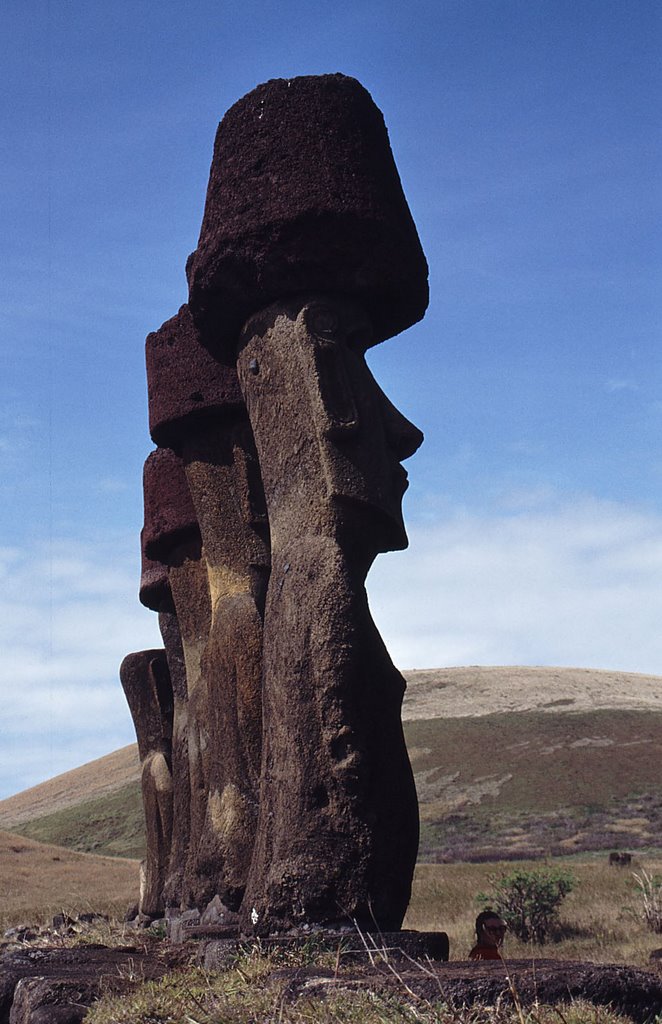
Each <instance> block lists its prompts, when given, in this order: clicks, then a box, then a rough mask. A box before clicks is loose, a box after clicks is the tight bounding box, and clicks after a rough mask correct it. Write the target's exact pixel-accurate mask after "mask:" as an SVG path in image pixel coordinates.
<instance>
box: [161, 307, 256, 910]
mask: <svg viewBox="0 0 662 1024" xmlns="http://www.w3.org/2000/svg"><path fill="white" fill-rule="evenodd" d="M146 361H147V380H148V391H149V398H150V405H149V408H150V429H151V433H152V437H153V439H154V440H155V441H157V442H158V443H160V444H169V445H170V446H171V447H172V448H173V449H174V450H175V451H176V453H177V454H178V455H180V456H181V457H182V463H183V466H184V469H185V472H186V479H187V483H188V488H189V492H190V495H191V499H192V501H193V504H194V506H195V513H196V517H197V521H198V524H199V527H200V533H201V536H202V543H203V549H202V550H203V558H204V562H205V565H206V568H207V575H208V581H209V591H210V600H211V622H210V627H209V633H208V638H207V642H206V645H205V648H204V651H203V653H202V655H201V660H200V670H201V674H202V677H203V679H204V687H201V688H200V690H199V697H198V698H196V707H197V711H196V715H197V716H198V717H201V718H202V717H204V719H205V720H206V722H207V728H208V734H209V746H208V758H207V762H208V773H207V776H206V780H207V787H208V791H207V806H206V814H205V819H204V823H203V825H202V829H201V833H200V838H199V841H198V844H197V851H198V852H197V860H198V871H199V872H200V873H201V874H202V875H204V876H206V877H209V878H213V879H214V880H215V892H217V893H218V894H219V895H220V897H221V899H222V900H223V902H224V903H225V904H226V905H227V906H229V907H230V908H232V909H237V908H238V906H239V904H240V902H241V897H242V895H243V891H244V887H245V883H246V874H247V871H248V866H249V864H250V859H251V855H252V850H253V844H254V841H255V828H256V821H257V805H258V785H259V771H260V755H261V730H262V695H261V674H262V614H263V608H264V599H265V593H266V585H267V579H268V568H269V546H268V530H267V525H266V510H265V508H264V496H263V491H262V483H261V480H260V474H259V469H258V466H257V455H256V453H255V446H254V443H253V438H252V434H251V428H250V423H249V421H248V416H247V414H246V409H245V406H244V402H243V398H242V396H241V392H240V389H239V384H238V381H237V375H236V371H235V370H234V368H232V369H230V368H228V367H226V366H222V365H220V364H219V363H217V362H216V361H215V360H214V359H213V358H212V357H211V356H210V355H209V353H208V352H207V351H206V350H205V349H204V348H202V346H201V345H200V342H199V340H198V336H197V331H196V329H195V327H194V325H193V322H192V320H191V317H190V314H189V311H188V308H187V307H186V306H183V307H182V308H181V309H180V311H179V313H178V314H177V316H175V317H173V318H172V319H171V320H169V321H167V322H166V323H165V324H163V326H162V327H161V328H160V329H159V330H158V331H156V332H154V333H153V334H150V335H149V336H148V338H147V343H146ZM206 895H214V893H211V894H206Z"/></svg>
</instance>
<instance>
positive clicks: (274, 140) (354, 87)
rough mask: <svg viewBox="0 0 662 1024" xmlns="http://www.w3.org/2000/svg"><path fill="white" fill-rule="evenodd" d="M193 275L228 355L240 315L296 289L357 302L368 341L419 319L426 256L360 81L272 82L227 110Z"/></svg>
mask: <svg viewBox="0 0 662 1024" xmlns="http://www.w3.org/2000/svg"><path fill="white" fill-rule="evenodd" d="M187 275H188V280H189V305H190V307H191V312H192V314H193V317H194V319H195V321H196V324H197V325H198V327H199V328H200V329H201V331H202V332H203V335H204V343H205V344H206V345H208V346H209V347H210V348H211V349H212V351H215V352H216V353H217V354H219V353H220V354H221V355H223V356H224V358H226V359H227V360H228V361H230V362H231V361H232V348H233V343H234V341H235V339H236V336H237V334H238V332H239V329H240V328H241V325H242V324H243V323H244V321H245V320H246V319H247V318H248V317H249V316H251V315H252V314H253V313H256V312H258V311H259V310H260V309H263V308H264V307H265V306H268V305H269V304H270V303H272V302H274V301H276V300H278V299H283V298H287V297H288V296H292V295H294V294H296V293H297V292H307V293H310V292H313V291H315V290H319V291H325V292H331V293H337V294H343V295H348V296H353V297H355V298H357V299H360V301H361V302H362V304H363V306H364V308H365V309H366V310H367V311H368V314H369V315H370V318H371V321H372V323H373V327H374V333H373V335H372V337H371V340H370V343H371V344H374V343H376V342H379V341H383V340H384V339H385V338H388V337H390V336H391V335H393V334H397V333H398V332H399V331H402V330H404V329H405V328H406V327H409V326H410V325H411V324H413V323H415V322H416V321H418V320H420V319H421V317H422V316H423V314H424V312H425V309H426V307H427V303H428V284H427V264H426V261H425V257H424V255H423V251H422V249H421V245H420V242H419V239H418V235H417V233H416V228H415V226H414V222H413V220H412V218H411V214H410V212H409V208H408V206H407V202H406V199H405V197H404V194H403V191H402V186H401V183H400V178H399V176H398V172H397V169H396V166H395V162H394V160H393V155H392V153H391V147H390V145H389V140H388V133H387V131H386V127H385V125H384V119H383V117H382V114H381V113H380V111H379V109H378V108H377V107H376V106H375V104H374V102H373V100H372V98H371V97H370V94H369V93H368V92H367V91H366V90H365V89H364V88H363V86H362V85H360V84H359V82H357V81H356V80H355V79H353V78H348V77H346V76H345V75H340V74H336V75H320V76H308V77H300V78H290V79H274V80H272V81H270V82H266V83H265V84H263V85H260V86H258V87H257V88H256V89H254V90H253V91H252V92H250V93H248V95H247V96H244V97H243V99H241V100H239V101H238V102H237V103H235V104H234V106H233V107H231V108H230V110H229V111H228V112H227V113H226V115H225V117H224V118H223V120H222V121H221V123H220V125H219V127H218V132H217V135H216V142H215V145H214V156H213V161H212V166H211V173H210V179H209V188H208V191H207V200H206V205H205V211H204V217H203V221H202V228H201V231H200V238H199V241H198V247H197V249H196V251H195V252H194V253H193V254H192V255H191V256H190V257H189V262H188V264H187Z"/></svg>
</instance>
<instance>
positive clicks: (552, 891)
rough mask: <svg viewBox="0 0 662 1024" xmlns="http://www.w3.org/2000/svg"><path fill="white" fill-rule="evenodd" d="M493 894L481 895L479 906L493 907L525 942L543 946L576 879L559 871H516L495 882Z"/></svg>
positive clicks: (565, 872) (494, 880)
mask: <svg viewBox="0 0 662 1024" xmlns="http://www.w3.org/2000/svg"><path fill="white" fill-rule="evenodd" d="M490 882H491V884H492V886H493V891H492V893H491V894H489V895H487V894H485V893H479V895H478V900H479V902H481V903H483V904H485V906H488V905H489V906H490V907H493V908H494V909H495V910H496V911H497V913H498V914H500V915H501V917H503V919H504V921H505V922H506V924H507V925H508V927H509V928H510V930H511V931H512V932H514V934H515V935H516V936H517V937H518V938H519V939H521V940H522V941H523V942H537V943H539V944H540V945H542V944H543V943H544V942H545V941H546V939H547V938H548V936H549V933H550V930H551V928H552V926H553V925H554V924H555V923H556V921H557V920H558V908H559V906H560V905H561V903H562V902H563V900H564V899H565V897H566V896H567V895H568V893H569V892H571V891H572V889H573V888H574V886H575V879H574V877H573V875H571V874H570V873H569V872H567V871H562V870H559V869H555V870H546V871H545V870H543V871H513V872H511V873H510V874H508V875H501V877H500V878H491V879H490Z"/></svg>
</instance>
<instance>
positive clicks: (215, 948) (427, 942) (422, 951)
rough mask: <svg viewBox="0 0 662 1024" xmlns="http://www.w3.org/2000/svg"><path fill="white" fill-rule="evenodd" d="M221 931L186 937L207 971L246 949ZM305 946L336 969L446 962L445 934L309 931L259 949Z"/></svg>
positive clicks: (273, 939) (263, 942)
mask: <svg viewBox="0 0 662 1024" xmlns="http://www.w3.org/2000/svg"><path fill="white" fill-rule="evenodd" d="M220 931H221V930H220V929H219V937H216V938H212V937H209V938H207V939H205V934H204V932H203V930H202V929H201V928H199V927H198V928H193V929H192V930H191V932H190V933H187V938H195V939H197V940H198V941H199V942H200V950H199V952H198V954H197V960H198V962H199V963H201V964H202V965H203V966H204V967H205V968H206V969H207V970H211V971H214V970H224V969H225V968H227V967H228V966H229V965H230V964H231V963H232V960H233V957H234V958H236V955H237V953H238V952H240V951H241V950H243V949H246V948H247V945H248V944H247V942H246V940H245V939H241V938H237V937H234V936H228V937H226V938H221V937H220ZM208 933H209V934H210V933H211V929H208ZM251 941H254V940H251ZM304 946H305V947H307V948H308V949H311V948H314V949H315V950H318V951H319V952H320V953H324V952H331V953H335V954H336V958H337V963H338V965H341V966H343V967H344V966H346V965H348V964H372V963H374V962H375V961H376V962H378V963H386V962H387V961H388V962H390V963H398V964H399V965H401V964H402V963H405V964H407V965H410V964H411V962H412V960H419V961H422V962H425V961H427V960H428V959H429V960H435V961H446V960H448V955H449V946H448V935H447V934H446V932H416V931H397V932H379V933H375V932H366V933H362V934H361V935H359V934H358V933H357V931H356V930H355V929H351V928H348V929H344V930H343V931H339V932H334V931H312V930H309V931H308V932H300V933H299V934H297V935H278V936H267V937H263V938H261V939H260V948H261V949H263V950H264V951H265V952H269V951H271V950H283V951H291V952H292V953H296V951H297V949H301V948H302V947H304Z"/></svg>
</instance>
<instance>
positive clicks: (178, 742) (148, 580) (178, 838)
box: [139, 531, 191, 907]
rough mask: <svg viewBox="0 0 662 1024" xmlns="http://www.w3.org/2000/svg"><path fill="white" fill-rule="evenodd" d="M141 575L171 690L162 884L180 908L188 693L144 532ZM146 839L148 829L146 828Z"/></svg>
mask: <svg viewBox="0 0 662 1024" xmlns="http://www.w3.org/2000/svg"><path fill="white" fill-rule="evenodd" d="M141 548H142V552H141V553H142V571H141V577H140V591H139V598H140V602H141V604H143V605H145V607H146V608H150V609H151V610H152V611H155V612H157V613H158V616H159V630H160V632H161V637H162V639H163V646H164V648H165V655H166V660H167V663H168V670H169V672H170V681H171V686H172V702H173V711H172V743H171V756H170V760H171V766H172V778H173V806H172V839H171V845H170V857H169V864H168V868H167V870H166V873H165V880H164V883H163V892H162V896H163V903H164V905H165V907H178V906H180V904H181V899H182V894H183V883H184V869H185V866H186V861H187V858H188V850H189V838H190V821H189V808H190V803H191V786H190V779H189V768H188V691H187V688H186V665H185V662H184V651H183V648H182V638H181V634H180V632H179V623H178V621H177V613H176V611H175V606H174V603H173V600H172V594H171V592H170V583H169V580H168V567H167V565H164V564H163V563H162V562H155V561H153V560H152V559H149V558H148V557H147V555H146V554H145V550H144V531H143V534H142V535H141ZM147 832H148V835H149V826H148V828H147Z"/></svg>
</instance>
